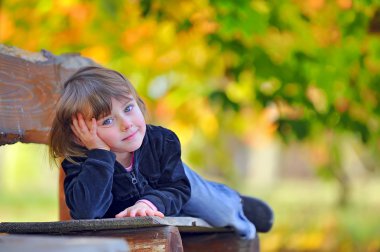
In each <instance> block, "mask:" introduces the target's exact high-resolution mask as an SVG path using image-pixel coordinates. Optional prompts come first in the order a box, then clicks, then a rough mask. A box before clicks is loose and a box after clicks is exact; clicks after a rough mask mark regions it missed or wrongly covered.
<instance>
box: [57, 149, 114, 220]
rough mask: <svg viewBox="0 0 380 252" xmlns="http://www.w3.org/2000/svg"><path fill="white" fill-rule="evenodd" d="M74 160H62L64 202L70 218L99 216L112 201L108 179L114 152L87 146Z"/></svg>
mask: <svg viewBox="0 0 380 252" xmlns="http://www.w3.org/2000/svg"><path fill="white" fill-rule="evenodd" d="M87 155H88V157H87V158H86V159H85V160H83V162H79V163H78V164H74V163H71V162H69V161H67V160H64V161H63V162H62V168H63V169H64V171H65V173H66V177H65V180H64V190H65V197H66V204H67V206H68V207H69V209H70V215H71V217H72V218H74V219H94V218H102V217H103V216H104V214H105V213H106V212H107V210H108V208H109V207H110V205H111V203H112V199H113V197H112V193H111V190H112V183H113V172H114V164H115V160H116V156H115V154H114V153H112V152H110V151H106V150H100V149H95V150H90V151H88V153H87Z"/></svg>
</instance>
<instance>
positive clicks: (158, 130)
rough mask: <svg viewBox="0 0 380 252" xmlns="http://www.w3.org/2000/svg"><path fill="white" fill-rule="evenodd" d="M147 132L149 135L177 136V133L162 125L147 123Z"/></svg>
mask: <svg viewBox="0 0 380 252" xmlns="http://www.w3.org/2000/svg"><path fill="white" fill-rule="evenodd" d="M146 132H147V135H148V136H149V137H153V138H154V137H159V138H161V137H164V138H173V137H174V138H177V135H176V134H175V133H174V132H173V131H172V130H170V129H167V128H164V127H162V126H156V125H152V124H147V126H146Z"/></svg>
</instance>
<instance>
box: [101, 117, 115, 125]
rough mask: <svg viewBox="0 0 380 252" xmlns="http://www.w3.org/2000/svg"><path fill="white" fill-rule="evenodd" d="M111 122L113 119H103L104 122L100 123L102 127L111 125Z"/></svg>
mask: <svg viewBox="0 0 380 252" xmlns="http://www.w3.org/2000/svg"><path fill="white" fill-rule="evenodd" d="M112 122H113V119H112V118H107V119H105V120H104V121H103V122H102V125H104V126H107V125H110V124H112Z"/></svg>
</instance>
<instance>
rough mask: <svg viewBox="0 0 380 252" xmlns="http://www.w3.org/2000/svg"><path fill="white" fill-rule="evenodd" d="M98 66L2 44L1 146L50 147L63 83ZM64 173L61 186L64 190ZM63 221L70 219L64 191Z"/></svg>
mask: <svg viewBox="0 0 380 252" xmlns="http://www.w3.org/2000/svg"><path fill="white" fill-rule="evenodd" d="M87 65H95V63H94V62H93V61H92V60H90V59H88V58H84V57H81V56H79V55H77V54H66V55H61V56H55V55H53V54H51V53H49V52H48V51H45V50H42V51H41V52H39V53H31V52H27V51H24V50H21V49H18V48H15V47H7V46H4V45H1V44H0V145H5V144H13V143H16V142H23V143H40V144H46V143H47V138H48V133H49V129H50V126H51V122H52V119H53V117H54V111H55V108H54V107H55V104H56V101H57V99H58V96H59V92H60V88H61V85H62V84H63V82H64V81H65V80H66V79H67V78H68V77H69V76H70V75H71V74H73V73H74V72H75V71H77V70H78V69H79V68H80V67H83V66H87ZM62 179H63V174H62V169H61V170H60V182H59V185H60V186H62V184H63V183H62ZM59 194H60V195H59V197H60V206H59V209H60V219H61V220H63V219H69V218H70V217H69V214H68V210H67V208H66V204H65V201H64V194H63V190H62V188H60V189H59Z"/></svg>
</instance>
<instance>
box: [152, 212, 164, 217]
mask: <svg viewBox="0 0 380 252" xmlns="http://www.w3.org/2000/svg"><path fill="white" fill-rule="evenodd" d="M154 216H158V217H161V218H164V217H165V215H164V214H163V213H161V212H160V211H155V212H154Z"/></svg>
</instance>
